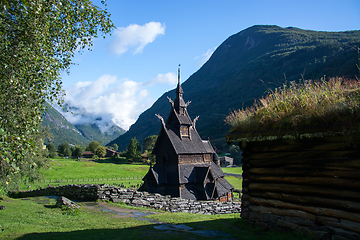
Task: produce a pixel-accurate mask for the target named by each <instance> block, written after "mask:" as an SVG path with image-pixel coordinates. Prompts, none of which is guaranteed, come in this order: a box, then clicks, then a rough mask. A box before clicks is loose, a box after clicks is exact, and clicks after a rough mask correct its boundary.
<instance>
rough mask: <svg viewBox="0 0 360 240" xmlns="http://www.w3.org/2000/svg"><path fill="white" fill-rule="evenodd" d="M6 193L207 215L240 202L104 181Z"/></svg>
mask: <svg viewBox="0 0 360 240" xmlns="http://www.w3.org/2000/svg"><path fill="white" fill-rule="evenodd" d="M8 195H9V196H10V197H17V198H24V197H36V196H65V197H67V198H70V199H73V200H80V201H95V200H108V201H112V202H115V203H117V202H124V203H126V204H127V205H131V206H135V207H149V208H154V209H159V210H164V211H168V212H189V213H198V214H208V215H212V214H229V213H240V211H241V204H240V203H239V202H217V201H196V200H189V199H181V198H172V197H170V196H162V195H160V194H150V193H147V192H139V191H137V190H135V189H126V188H120V187H117V186H111V185H106V184H104V185H93V184H80V185H75V184H71V185H65V186H59V187H51V186H50V187H47V188H42V189H36V190H31V191H20V192H9V193H8Z"/></svg>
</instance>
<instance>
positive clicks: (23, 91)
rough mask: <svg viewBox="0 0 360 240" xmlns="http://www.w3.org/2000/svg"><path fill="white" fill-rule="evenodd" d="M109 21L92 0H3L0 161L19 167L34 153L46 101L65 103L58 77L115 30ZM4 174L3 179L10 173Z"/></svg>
mask: <svg viewBox="0 0 360 240" xmlns="http://www.w3.org/2000/svg"><path fill="white" fill-rule="evenodd" d="M109 17H110V14H109V13H108V12H106V11H105V10H102V9H100V8H99V7H97V6H95V5H93V4H92V3H91V1H88V0H32V1H27V0H7V1H2V2H1V5H0V129H2V132H1V145H0V146H1V148H0V161H5V160H4V159H16V164H15V165H16V166H20V165H21V164H20V163H21V162H22V161H28V160H27V159H25V157H26V156H27V155H28V154H30V153H32V152H35V148H36V147H35V146H36V144H35V142H34V139H35V138H36V136H37V135H38V129H39V125H40V121H41V112H42V111H43V110H44V107H43V106H44V105H43V103H44V102H45V101H46V100H47V101H50V102H57V103H62V102H63V100H62V96H63V95H64V92H63V90H62V82H61V79H60V73H61V72H62V71H66V72H69V69H70V66H71V65H72V64H73V62H72V58H73V57H74V53H75V52H76V51H78V49H84V48H86V47H89V48H90V47H91V46H92V39H93V37H97V36H98V34H99V33H100V34H101V35H103V36H105V35H106V34H108V33H110V32H111V30H112V29H113V28H114V26H113V24H112V23H111V21H110V19H109ZM9 136H11V137H9ZM7 149H11V151H9V150H7ZM3 165H4V164H2V162H1V166H3ZM4 166H5V165H4ZM33 166H34V165H33ZM2 169H3V168H2ZM13 169H16V168H15V167H14V168H13ZM13 169H12V170H11V171H10V172H13V173H14V172H15V171H14V170H13ZM4 171H5V170H4ZM4 171H3V172H1V173H0V174H1V175H0V180H2V181H5V180H4V179H8V178H9V176H10V175H11V174H10V175H9V174H7V173H6V174H5V172H4Z"/></svg>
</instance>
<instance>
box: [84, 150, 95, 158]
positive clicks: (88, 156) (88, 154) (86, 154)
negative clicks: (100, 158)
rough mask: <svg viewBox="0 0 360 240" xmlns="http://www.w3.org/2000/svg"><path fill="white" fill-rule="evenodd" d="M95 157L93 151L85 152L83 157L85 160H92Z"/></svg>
mask: <svg viewBox="0 0 360 240" xmlns="http://www.w3.org/2000/svg"><path fill="white" fill-rule="evenodd" d="M93 156H94V153H93V152H91V151H85V152H83V157H84V158H92V157H93Z"/></svg>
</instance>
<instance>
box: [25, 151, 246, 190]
mask: <svg viewBox="0 0 360 240" xmlns="http://www.w3.org/2000/svg"><path fill="white" fill-rule="evenodd" d="M119 162H120V161H112V160H111V159H105V160H96V161H77V160H76V159H72V158H60V157H58V158H52V159H49V165H50V167H49V168H47V169H43V170H42V171H41V174H42V175H43V178H42V180H40V181H35V182H34V183H24V184H22V185H21V188H20V190H27V189H37V188H39V187H47V186H49V185H50V186H58V185H66V184H86V183H90V184H104V183H105V184H112V185H114V184H116V185H123V186H126V187H131V186H138V185H140V184H142V178H143V177H144V176H145V174H146V173H147V172H148V170H149V167H150V166H149V165H146V164H141V163H139V164H122V163H119ZM223 171H224V173H233V174H242V169H241V168H239V167H236V168H223ZM226 179H227V180H228V181H229V182H230V183H231V184H232V185H233V186H234V188H236V189H241V184H242V179H241V178H238V177H233V176H227V177H226Z"/></svg>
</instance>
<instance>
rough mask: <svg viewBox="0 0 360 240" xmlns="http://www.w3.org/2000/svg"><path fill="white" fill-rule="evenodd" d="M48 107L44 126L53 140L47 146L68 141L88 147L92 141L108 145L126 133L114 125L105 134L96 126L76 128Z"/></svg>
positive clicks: (43, 117)
mask: <svg viewBox="0 0 360 240" xmlns="http://www.w3.org/2000/svg"><path fill="white" fill-rule="evenodd" d="M46 105H47V110H46V111H45V112H44V113H43V116H42V125H43V126H49V127H50V132H51V133H52V134H53V139H50V140H49V139H47V140H46V141H45V144H47V143H48V142H53V143H54V144H55V146H58V145H59V144H60V143H63V142H65V141H67V142H68V143H71V144H78V145H88V144H89V142H90V141H92V140H97V141H100V140H103V141H104V143H107V142H109V141H111V140H113V139H115V138H117V137H119V136H120V135H121V134H123V133H124V132H125V130H124V129H122V128H120V127H118V126H116V125H112V126H109V127H108V129H107V130H106V131H105V132H101V131H100V129H99V127H98V126H97V125H96V124H87V123H85V124H78V125H76V126H74V125H72V124H71V123H69V122H68V121H67V120H66V118H65V117H64V116H63V115H62V114H61V113H59V112H58V111H57V110H56V109H55V108H53V107H52V106H50V105H49V104H46Z"/></svg>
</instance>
